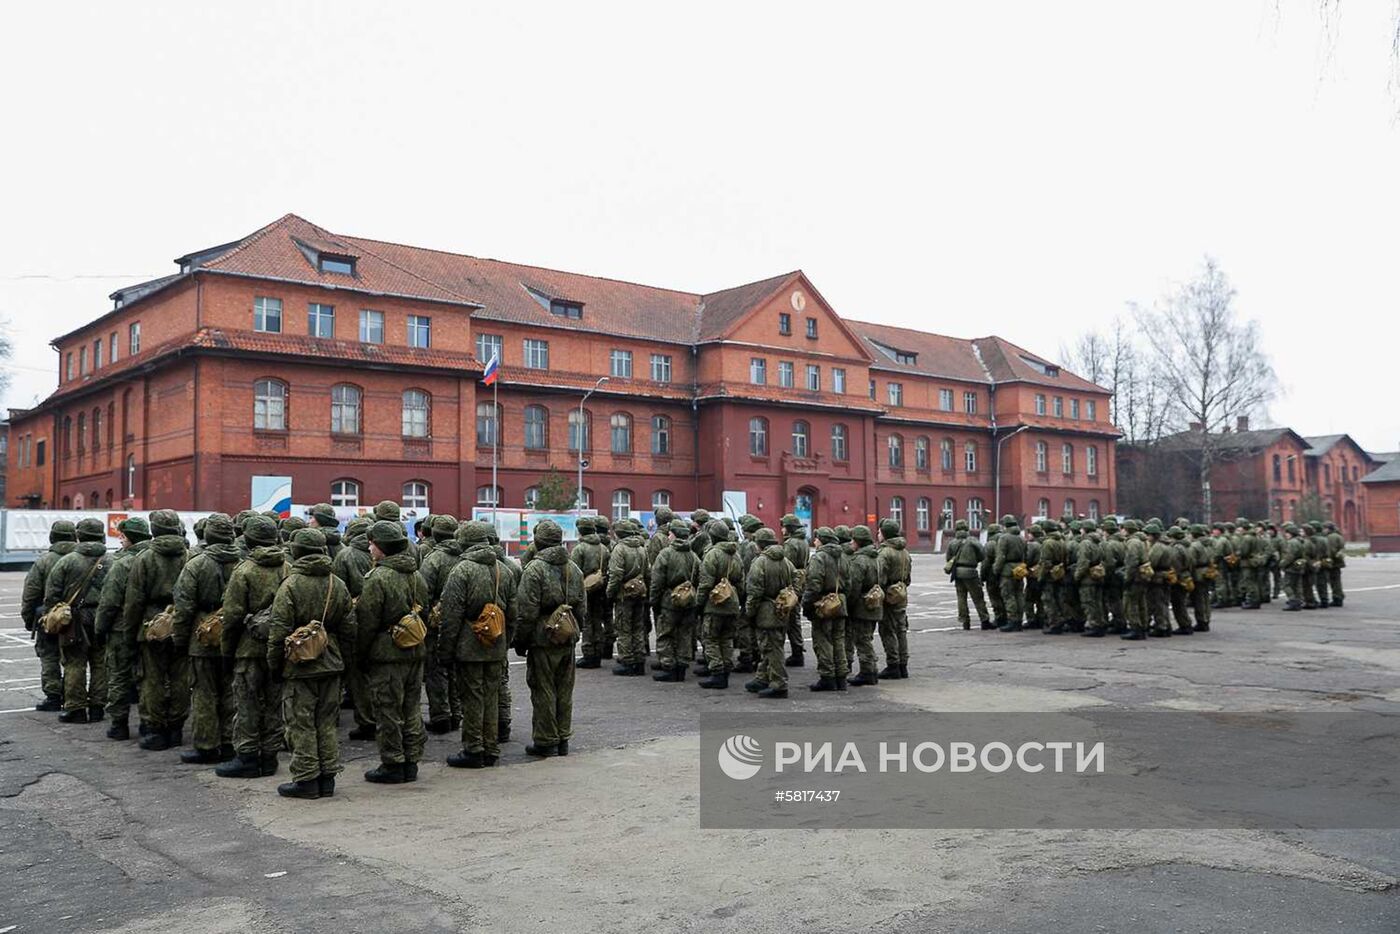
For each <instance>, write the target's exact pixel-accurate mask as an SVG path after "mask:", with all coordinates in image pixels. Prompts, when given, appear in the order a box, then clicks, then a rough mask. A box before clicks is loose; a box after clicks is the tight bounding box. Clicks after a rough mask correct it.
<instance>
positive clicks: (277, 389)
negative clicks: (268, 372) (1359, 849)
mask: <svg viewBox="0 0 1400 934" xmlns="http://www.w3.org/2000/svg"><path fill="white" fill-rule="evenodd" d="M253 427H254V428H258V429H262V430H265V431H285V430H286V429H287V384H286V383H284V382H282V381H281V380H280V379H260V380H257V381H256V382H254V383H253Z"/></svg>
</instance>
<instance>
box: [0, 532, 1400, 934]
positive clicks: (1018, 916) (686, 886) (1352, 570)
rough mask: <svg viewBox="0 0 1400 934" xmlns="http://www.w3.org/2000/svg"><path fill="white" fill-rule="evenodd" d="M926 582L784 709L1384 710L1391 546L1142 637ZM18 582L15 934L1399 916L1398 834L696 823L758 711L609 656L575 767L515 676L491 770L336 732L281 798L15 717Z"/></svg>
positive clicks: (1362, 933) (922, 570) (0, 639)
mask: <svg viewBox="0 0 1400 934" xmlns="http://www.w3.org/2000/svg"><path fill="white" fill-rule="evenodd" d="M938 570H939V564H938V562H937V560H936V559H934V558H931V557H928V556H919V557H918V558H916V581H917V583H916V585H915V587H914V588H913V593H912V601H913V602H912V605H911V612H910V617H911V628H912V629H913V630H915V632H914V633H913V634H911V637H910V642H911V655H912V656H913V659H912V662H911V666H910V668H911V675H912V677H911V678H910V679H909V680H907V681H898V682H886V683H883V684H881V685H880V686H878V687H876V688H862V689H852V690H851V691H850V692H848V693H846V694H841V695H829V694H828V695H812V694H809V693H808V692H807V691H805V690H803V689H802V688H803V686H804V685H805V684H806V682H807V681H809V680H811V678H812V677H814V676H815V675H814V672H813V671H812V669H811V667H810V655H809V667H808V668H807V669H804V670H801V671H793V672H791V674H792V675H793V678H792V682H793V684H792V686H793V687H794V688H795V690H794V691H793V695H792V698H791V699H790V700H788V701H784V702H779V704H780V705H781V709H783V710H785V711H789V712H790V711H809V710H810V711H813V712H820V711H824V710H836V711H859V712H866V713H878V712H879V711H882V710H905V711H907V710H931V711H1052V710H1075V709H1080V708H1086V707H1102V706H1121V707H1129V708H1135V709H1181V710H1232V711H1233V710H1369V711H1379V712H1397V711H1400V609H1397V605H1396V597H1397V596H1400V561H1390V560H1384V559H1357V560H1353V561H1352V563H1351V566H1350V567H1349V568H1348V569H1347V572H1346V573H1347V577H1346V581H1347V589H1348V594H1349V596H1348V599H1347V605H1346V607H1345V608H1343V609H1332V610H1327V611H1322V612H1316V613H1283V612H1281V611H1280V610H1279V605H1278V604H1277V603H1276V604H1274V605H1273V606H1272V607H1270V608H1266V609H1264V610H1261V611H1258V612H1249V613H1246V612H1243V611H1238V610H1235V611H1227V612H1223V613H1219V614H1217V617H1216V622H1215V625H1214V626H1213V627H1212V630H1213V631H1212V632H1211V633H1210V634H1209V635H1202V636H1193V637H1192V638H1190V639H1184V638H1180V637H1176V638H1172V639H1166V640H1149V641H1146V642H1142V643H1121V642H1119V641H1118V640H1114V639H1104V640H1090V639H1081V638H1078V637H1075V636H1061V637H1050V636H1043V635H1042V634H1040V633H1039V632H1026V633H1022V634H1015V635H1002V634H998V633H983V632H981V631H979V630H977V629H974V630H973V631H971V632H964V631H962V630H961V628H959V627H958V626H957V623H956V620H955V618H954V609H953V594H952V590H951V588H950V587H949V586H948V585H947V583H946V579H945V578H944V577H943V576H942V575H941V574H940V573H938ZM20 580H21V575H19V574H15V573H12V572H11V573H3V574H0V691H3V693H0V826H3V827H4V834H3V837H0V839H2V840H3V844H0V872H3V877H4V879H5V880H6V884H5V885H4V886H3V888H2V889H0V893H2V894H0V931H4V932H6V934H9V932H11V931H13V932H14V934H22V932H45V934H48V932H70V931H74V932H76V931H122V932H133V934H135V932H142V934H163V932H184V931H201V932H215V934H221V932H225V931H227V932H235V931H237V932H246V931H252V932H292V931H298V932H300V931H308V932H320V931H327V932H336V934H344V932H346V931H377V930H390V931H395V932H418V931H457V930H467V931H471V930H488V931H495V930H519V929H522V928H525V927H527V926H528V927H533V928H537V929H540V930H548V931H551V932H572V931H610V932H611V931H642V930H646V931H657V930H667V931H669V930H693V929H701V928H703V929H705V930H706V931H717V932H724V931H741V930H742V931H745V932H766V931H773V932H788V931H794V930H803V931H805V930H811V931H829V930H836V929H842V930H853V931H863V930H870V929H875V928H879V929H881V930H884V931H892V932H903V931H910V932H914V931H1005V932H1032V931H1035V932H1041V931H1044V930H1063V931H1069V932H1079V931H1087V932H1094V931H1104V932H1116V931H1123V930H1142V931H1153V932H1156V931H1163V932H1177V931H1182V932H1214V931H1230V932H1239V931H1249V932H1254V931H1260V932H1263V931H1268V932H1308V934H1312V932H1318V931H1325V930H1337V931H1347V932H1359V934H1371V932H1375V934H1380V932H1394V931H1396V930H1400V831H1326V832H1323V831H1317V832H1298V831H1287V832H1257V831H1225V830H1215V831H1121V830H1117V831H1097V832H1086V831H1074V832H1069V831H886V830H881V831H874V830H860V829H857V828H853V829H851V830H841V831H833V830H824V831H816V830H801V831H796V830H794V831H761V832H760V831H709V830H701V829H700V828H699V823H698V808H697V801H696V798H697V794H698V779H697V776H698V762H697V750H698V748H699V738H698V732H697V727H696V717H697V714H699V713H701V712H715V711H724V710H743V711H751V710H753V709H755V707H756V706H757V704H758V702H757V701H755V700H754V699H753V698H752V697H751V696H750V695H748V694H746V693H745V692H743V691H742V690H735V689H733V688H731V690H729V691H728V692H712V691H699V690H697V689H696V688H695V685H694V682H693V680H692V681H687V682H686V683H684V684H682V685H658V684H653V683H652V682H651V681H650V680H649V679H620V678H613V677H611V676H610V675H609V674H608V671H607V669H606V668H604V669H602V670H600V671H581V672H579V683H578V690H577V693H576V703H575V708H576V714H575V716H576V734H577V735H576V739H575V740H574V742H573V743H572V744H571V746H572V754H571V755H570V756H569V758H567V759H555V760H551V761H548V762H542V763H530V762H527V761H525V758H524V756H523V752H522V744H521V743H520V742H519V737H521V736H522V735H524V734H525V733H527V732H528V727H527V724H528V718H529V714H528V695H527V691H526V688H525V685H524V670H523V668H522V667H520V666H519V665H517V666H514V667H513V668H512V669H511V673H512V679H513V681H514V686H515V707H516V720H515V723H516V736H517V741H515V742H512V743H511V744H509V745H508V746H507V747H506V748H505V756H504V759H503V762H502V767H501V768H498V769H494V770H490V771H484V772H466V773H463V772H459V771H457V770H451V769H447V768H445V767H444V766H443V764H442V760H443V758H444V757H445V756H446V755H447V754H448V753H449V752H451V751H453V749H454V748H455V746H454V743H453V742H452V740H451V739H449V738H446V737H432V736H430V737H429V746H428V753H427V756H426V760H425V763H424V766H423V768H422V775H421V778H420V781H419V782H418V783H417V784H415V785H412V786H403V787H397V788H386V787H380V786H371V785H368V784H366V783H364V782H362V781H361V780H360V773H361V772H363V771H364V770H365V769H366V768H368V767H369V766H370V765H372V764H373V762H374V761H375V758H376V757H375V755H374V750H373V748H372V745H371V744H366V743H349V742H346V743H344V744H343V746H342V753H343V755H344V756H345V758H346V772H345V773H344V775H342V777H341V781H340V783H339V787H338V789H337V794H336V797H335V799H333V800H330V801H318V802H292V801H286V800H283V799H280V798H278V797H277V796H276V794H275V792H274V786H275V785H276V783H277V782H278V781H279V780H284V775H283V776H278V777H275V778H268V779H260V780H253V781H226V780H220V779H216V778H215V777H214V776H213V773H212V770H210V769H208V768H203V767H192V766H183V765H180V764H179V762H178V758H177V756H176V753H174V752H166V753H143V752H140V751H139V750H137V749H136V747H135V744H134V743H114V742H111V741H108V740H106V739H105V738H104V737H103V735H102V734H103V730H104V728H103V727H102V726H96V725H89V726H79V725H72V726H69V725H63V724H60V723H58V722H57V720H56V718H55V717H54V715H52V714H39V713H35V712H33V711H26V710H24V709H23V708H25V707H26V706H29V705H32V704H33V703H34V701H35V700H37V699H38V691H37V690H36V689H35V685H36V684H37V674H38V663H37V660H36V659H35V658H34V656H33V653H32V649H31V648H30V645H29V643H28V641H27V638H25V633H24V632H23V631H22V629H21V628H20V624H19V620H18V618H17V608H16V604H17V595H18V590H19V584H20ZM975 625H976V623H975V622H974V626H975ZM762 709H771V708H762ZM343 721H344V722H345V723H348V717H345V718H343ZM343 735H344V734H343V732H342V736H343ZM12 925H13V927H11V926H12Z"/></svg>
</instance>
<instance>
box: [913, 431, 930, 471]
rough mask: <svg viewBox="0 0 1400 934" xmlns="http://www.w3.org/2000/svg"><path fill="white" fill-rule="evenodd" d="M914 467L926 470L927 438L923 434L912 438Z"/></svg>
mask: <svg viewBox="0 0 1400 934" xmlns="http://www.w3.org/2000/svg"><path fill="white" fill-rule="evenodd" d="M914 468H915V469H916V470H928V438H926V437H924V436H923V435H919V437H917V438H915V439H914Z"/></svg>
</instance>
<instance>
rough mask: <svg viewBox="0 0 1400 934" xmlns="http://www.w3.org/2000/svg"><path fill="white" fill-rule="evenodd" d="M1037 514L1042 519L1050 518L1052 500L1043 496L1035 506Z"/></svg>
mask: <svg viewBox="0 0 1400 934" xmlns="http://www.w3.org/2000/svg"><path fill="white" fill-rule="evenodd" d="M1035 514H1036V516H1037V517H1038V518H1040V519H1048V518H1050V500H1048V499H1046V498H1045V497H1043V496H1042V497H1041V498H1040V501H1039V502H1037V503H1036V504H1035Z"/></svg>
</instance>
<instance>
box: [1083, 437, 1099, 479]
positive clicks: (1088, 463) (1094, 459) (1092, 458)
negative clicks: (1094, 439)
mask: <svg viewBox="0 0 1400 934" xmlns="http://www.w3.org/2000/svg"><path fill="white" fill-rule="evenodd" d="M1084 472H1085V473H1086V474H1088V475H1089V476H1091V477H1097V476H1098V475H1099V449H1098V447H1097V446H1096V445H1092V444H1091V445H1089V446H1088V447H1087V448H1085V449H1084Z"/></svg>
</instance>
